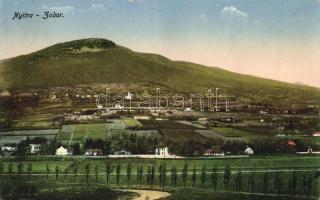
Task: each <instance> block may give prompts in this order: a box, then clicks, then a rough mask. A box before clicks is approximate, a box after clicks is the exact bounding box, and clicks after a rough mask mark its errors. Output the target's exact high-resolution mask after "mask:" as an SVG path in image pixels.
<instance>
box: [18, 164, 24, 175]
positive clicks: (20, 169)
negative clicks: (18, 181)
mask: <svg viewBox="0 0 320 200" xmlns="http://www.w3.org/2000/svg"><path fill="white" fill-rule="evenodd" d="M23 168H24V166H23V163H22V162H19V164H18V165H17V172H18V175H19V176H21V175H22V173H23Z"/></svg>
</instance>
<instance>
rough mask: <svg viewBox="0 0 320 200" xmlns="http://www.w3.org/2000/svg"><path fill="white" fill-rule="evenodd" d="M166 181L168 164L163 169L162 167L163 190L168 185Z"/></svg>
mask: <svg viewBox="0 0 320 200" xmlns="http://www.w3.org/2000/svg"><path fill="white" fill-rule="evenodd" d="M166 179H167V170H166V164H163V167H162V188H164V187H165V185H166Z"/></svg>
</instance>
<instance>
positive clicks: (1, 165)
mask: <svg viewBox="0 0 320 200" xmlns="http://www.w3.org/2000/svg"><path fill="white" fill-rule="evenodd" d="M0 149H1V148H0ZM2 173H3V163H2V162H1V161H0V176H1V175H2Z"/></svg>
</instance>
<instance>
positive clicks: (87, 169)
mask: <svg viewBox="0 0 320 200" xmlns="http://www.w3.org/2000/svg"><path fill="white" fill-rule="evenodd" d="M85 171H86V181H87V183H89V176H90V163H87V164H86V167H85Z"/></svg>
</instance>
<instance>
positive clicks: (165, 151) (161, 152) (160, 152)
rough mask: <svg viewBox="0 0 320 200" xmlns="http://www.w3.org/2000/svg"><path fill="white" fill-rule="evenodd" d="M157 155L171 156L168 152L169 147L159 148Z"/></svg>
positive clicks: (156, 151)
mask: <svg viewBox="0 0 320 200" xmlns="http://www.w3.org/2000/svg"><path fill="white" fill-rule="evenodd" d="M155 155H161V156H168V155H170V154H169V151H168V147H157V148H156V150H155Z"/></svg>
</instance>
